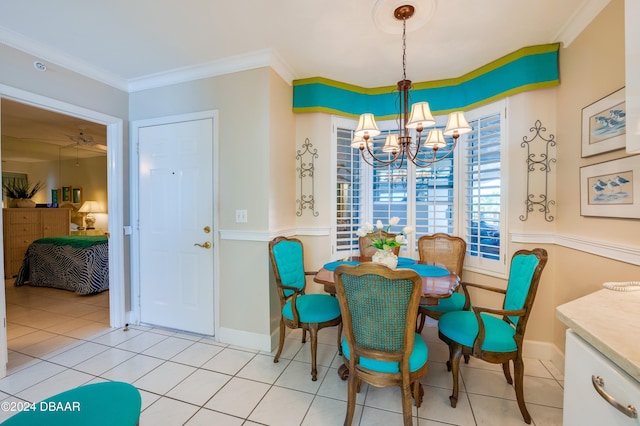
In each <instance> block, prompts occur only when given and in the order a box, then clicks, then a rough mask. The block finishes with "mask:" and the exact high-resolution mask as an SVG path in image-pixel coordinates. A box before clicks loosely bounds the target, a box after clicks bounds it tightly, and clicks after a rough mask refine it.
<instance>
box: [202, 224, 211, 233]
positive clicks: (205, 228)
mask: <svg viewBox="0 0 640 426" xmlns="http://www.w3.org/2000/svg"><path fill="white" fill-rule="evenodd" d="M203 230H204V233H205V234H208V233H209V232H211V227H210V226H205V227H204V229H203Z"/></svg>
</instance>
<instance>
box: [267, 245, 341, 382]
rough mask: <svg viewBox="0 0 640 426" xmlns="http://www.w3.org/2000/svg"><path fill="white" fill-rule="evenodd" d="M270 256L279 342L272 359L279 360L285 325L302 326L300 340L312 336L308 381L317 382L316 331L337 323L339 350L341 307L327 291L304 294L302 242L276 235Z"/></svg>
mask: <svg viewBox="0 0 640 426" xmlns="http://www.w3.org/2000/svg"><path fill="white" fill-rule="evenodd" d="M269 258H270V259H271V266H272V268H273V272H274V275H275V279H276V286H277V289H278V296H279V298H280V306H281V307H282V310H281V315H280V342H279V345H278V352H277V353H276V356H275V357H274V358H273V362H278V360H279V359H280V354H281V353H282V347H283V346H284V335H285V331H286V329H285V327H289V328H292V329H296V328H300V329H302V343H305V341H306V333H307V330H308V331H309V335H310V336H311V380H313V381H316V380H317V375H318V370H317V368H316V353H317V347H318V330H320V329H322V328H325V327H332V326H335V325H338V326H339V327H338V349H339V350H340V337H341V335H342V319H341V316H340V306H339V305H338V301H337V300H336V298H335V297H332V296H330V295H328V294H305V292H304V290H305V286H306V280H305V275H313V274H314V273H313V272H306V271H305V270H304V255H303V250H302V242H301V241H300V240H297V239H295V238H285V237H276V238H274V239H273V240H272V241H270V242H269Z"/></svg>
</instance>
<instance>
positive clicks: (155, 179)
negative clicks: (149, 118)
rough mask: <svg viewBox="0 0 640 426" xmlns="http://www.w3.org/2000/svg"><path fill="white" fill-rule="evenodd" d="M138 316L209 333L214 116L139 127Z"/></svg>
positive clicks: (210, 323) (171, 326)
mask: <svg viewBox="0 0 640 426" xmlns="http://www.w3.org/2000/svg"><path fill="white" fill-rule="evenodd" d="M138 141H139V199H140V206H139V208H140V212H139V232H140V320H141V322H143V323H146V324H153V325H158V326H163V327H169V328H174V329H178V330H185V331H191V332H194V333H200V334H207V335H213V330H214V323H213V321H214V300H213V294H214V292H213V247H212V245H213V237H212V236H213V233H212V230H213V226H212V225H213V182H212V177H213V170H212V169H213V164H214V163H213V154H212V153H213V119H212V118H207V119H200V120H192V121H183V122H176V123H168V124H161V125H153V126H148V127H141V128H140V129H139V133H138Z"/></svg>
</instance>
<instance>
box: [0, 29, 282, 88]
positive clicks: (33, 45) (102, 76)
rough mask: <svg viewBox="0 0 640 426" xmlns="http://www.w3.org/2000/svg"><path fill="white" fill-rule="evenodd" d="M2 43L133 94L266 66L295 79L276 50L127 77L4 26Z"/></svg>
mask: <svg viewBox="0 0 640 426" xmlns="http://www.w3.org/2000/svg"><path fill="white" fill-rule="evenodd" d="M0 43H3V44H6V45H7V46H10V47H12V48H14V49H17V50H19V51H21V52H24V53H27V54H29V55H32V56H34V57H35V58H37V59H41V60H42V61H44V62H45V63H46V62H48V63H50V64H56V65H58V66H61V67H63V68H66V69H68V70H70V71H72V72H75V73H78V74H80V75H83V76H85V77H87V78H90V79H92V80H96V81H99V82H101V83H104V84H106V85H109V86H111V87H114V88H116V89H119V90H123V91H125V92H129V93H131V92H137V91H141V90H146V89H154V88H158V87H163V86H168V85H171V84H176V83H184V82H187V81H192V80H198V79H201V78H207V77H215V76H218V75H224V74H231V73H235V72H240V71H247V70H251V69H256V68H263V67H271V68H272V69H273V70H274V71H275V72H276V73H277V74H278V75H279V76H280V77H281V78H282V79H283V80H284V81H285V82H286V83H287V84H289V85H291V84H292V82H293V80H294V79H295V74H294V73H293V72H292V71H291V67H290V66H289V65H288V64H287V63H286V62H285V61H284V60H283V59H282V57H281V56H280V55H279V54H278V53H277V52H276V51H275V50H274V49H263V50H259V51H255V52H250V53H246V54H243V55H237V56H232V57H229V58H224V59H220V60H216V61H210V62H206V63H202V64H198V65H193V66H188V67H183V68H176V69H172V70H168V71H163V72H159V73H155V74H150V75H146V76H142V77H138V78H133V79H129V80H126V79H124V78H121V77H118V76H116V75H114V74H111V73H108V72H106V71H104V70H102V69H99V68H97V67H95V66H93V65H91V64H90V63H88V62H85V61H82V60H80V59H78V58H75V57H72V56H70V55H67V54H65V53H62V52H60V51H58V50H55V49H53V48H51V47H50V46H45V45H44V44H42V43H38V42H35V41H33V40H30V39H28V38H26V37H25V36H23V35H21V34H19V33H16V32H14V31H11V30H7V29H5V28H0Z"/></svg>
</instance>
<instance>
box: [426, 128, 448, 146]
mask: <svg viewBox="0 0 640 426" xmlns="http://www.w3.org/2000/svg"><path fill="white" fill-rule="evenodd" d="M424 146H425V147H426V148H431V149H440V148H444V147H445V146H447V141H445V140H444V135H443V133H442V129H431V131H430V132H429V136H428V137H427V140H426V141H425V142H424Z"/></svg>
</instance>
